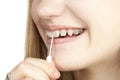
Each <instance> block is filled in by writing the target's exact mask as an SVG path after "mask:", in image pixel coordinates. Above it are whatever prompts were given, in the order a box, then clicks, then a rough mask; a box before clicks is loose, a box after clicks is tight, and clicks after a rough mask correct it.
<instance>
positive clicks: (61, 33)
mask: <svg viewBox="0 0 120 80" xmlns="http://www.w3.org/2000/svg"><path fill="white" fill-rule="evenodd" d="M83 31H84V30H83V29H79V30H78V29H75V30H72V29H69V30H61V31H59V30H56V31H46V35H47V36H48V37H49V38H52V35H53V37H55V38H57V37H60V36H61V37H65V36H67V34H68V36H74V35H78V34H80V33H82V32H83Z"/></svg>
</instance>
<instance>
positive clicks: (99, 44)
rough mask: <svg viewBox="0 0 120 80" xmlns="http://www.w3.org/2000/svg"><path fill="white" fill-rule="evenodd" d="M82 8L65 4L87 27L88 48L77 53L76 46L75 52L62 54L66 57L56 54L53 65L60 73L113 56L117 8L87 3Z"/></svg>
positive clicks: (119, 26) (119, 18)
mask: <svg viewBox="0 0 120 80" xmlns="http://www.w3.org/2000/svg"><path fill="white" fill-rule="evenodd" d="M97 1H98V0H97ZM84 5H85V3H84ZM84 5H83V4H81V5H80V6H75V5H73V4H69V7H70V9H71V10H72V11H73V12H75V14H76V15H77V16H78V17H80V18H81V19H82V20H83V21H84V22H85V23H86V24H87V25H88V29H89V32H90V46H89V47H88V48H82V50H80V49H81V48H80V45H79V44H78V45H77V46H78V47H77V49H74V48H73V49H74V50H73V49H72V51H70V50H69V51H64V52H65V53H69V54H63V55H62V53H61V54H60V55H59V54H58V55H56V57H55V62H56V65H57V67H58V68H59V69H60V70H73V69H80V68H85V67H88V66H90V65H91V64H94V63H96V62H99V61H104V59H107V58H110V57H111V56H113V55H116V54H117V53H118V50H119V48H120V35H119V34H120V10H119V9H118V6H116V5H112V4H107V3H106V4H105V5H104V6H103V3H102V2H101V3H99V4H98V3H97V2H94V3H92V2H90V3H89V4H86V5H87V6H86V5H85V6H84ZM74 47H76V46H74ZM76 64H77V66H76Z"/></svg>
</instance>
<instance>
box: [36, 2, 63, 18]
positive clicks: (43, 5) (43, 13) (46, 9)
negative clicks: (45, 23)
mask: <svg viewBox="0 0 120 80" xmlns="http://www.w3.org/2000/svg"><path fill="white" fill-rule="evenodd" d="M64 11H65V4H64V0H41V2H40V4H39V8H38V15H39V17H40V18H43V19H49V18H51V17H57V16H60V15H62V14H63V12H64Z"/></svg>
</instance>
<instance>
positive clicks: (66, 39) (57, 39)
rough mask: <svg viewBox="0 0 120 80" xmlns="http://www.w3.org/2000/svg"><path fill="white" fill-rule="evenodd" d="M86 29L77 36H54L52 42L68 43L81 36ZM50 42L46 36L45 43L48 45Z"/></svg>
mask: <svg viewBox="0 0 120 80" xmlns="http://www.w3.org/2000/svg"><path fill="white" fill-rule="evenodd" d="M85 32H86V31H84V32H83V33H81V34H80V35H78V36H71V37H65V38H54V39H53V44H55V45H56V44H64V43H69V42H72V41H74V40H77V39H80V38H81V36H82V35H83V34H84V33H85ZM50 43H51V39H50V38H47V44H48V45H50Z"/></svg>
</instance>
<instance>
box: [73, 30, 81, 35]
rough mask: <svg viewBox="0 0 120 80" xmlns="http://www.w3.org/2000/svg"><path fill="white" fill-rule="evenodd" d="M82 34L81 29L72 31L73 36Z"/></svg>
mask: <svg viewBox="0 0 120 80" xmlns="http://www.w3.org/2000/svg"><path fill="white" fill-rule="evenodd" d="M82 32H83V29H80V30H74V34H75V35H78V34H80V33H82Z"/></svg>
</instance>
